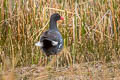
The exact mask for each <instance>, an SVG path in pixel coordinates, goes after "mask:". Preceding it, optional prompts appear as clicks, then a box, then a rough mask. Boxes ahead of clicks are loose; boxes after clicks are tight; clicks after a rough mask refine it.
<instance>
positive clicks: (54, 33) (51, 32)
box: [35, 13, 64, 57]
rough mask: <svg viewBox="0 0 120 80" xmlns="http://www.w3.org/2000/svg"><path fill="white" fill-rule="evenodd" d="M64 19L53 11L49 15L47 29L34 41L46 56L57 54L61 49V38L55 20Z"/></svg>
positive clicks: (62, 42)
mask: <svg viewBox="0 0 120 80" xmlns="http://www.w3.org/2000/svg"><path fill="white" fill-rule="evenodd" d="M58 20H64V17H62V16H60V15H59V14H58V13H54V14H52V15H51V17H50V22H49V29H48V30H47V31H45V32H43V33H42V34H41V36H40V40H39V41H38V42H36V43H35V46H39V47H40V48H41V49H42V51H43V52H44V53H45V54H46V56H47V57H49V56H50V55H57V54H58V53H59V52H60V51H61V50H62V49H63V44H64V41H63V38H62V35H61V33H60V32H59V30H58V28H57V21H58Z"/></svg>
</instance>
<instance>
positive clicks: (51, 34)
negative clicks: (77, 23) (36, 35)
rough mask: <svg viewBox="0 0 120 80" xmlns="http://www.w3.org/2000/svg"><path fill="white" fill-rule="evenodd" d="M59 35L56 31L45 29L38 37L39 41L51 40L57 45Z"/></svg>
mask: <svg viewBox="0 0 120 80" xmlns="http://www.w3.org/2000/svg"><path fill="white" fill-rule="evenodd" d="M60 38H61V35H60V33H59V32H57V31H46V32H44V33H43V34H42V35H41V37H40V42H42V41H43V40H49V41H52V44H53V45H57V44H58V43H59V42H60Z"/></svg>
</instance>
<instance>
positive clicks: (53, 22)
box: [49, 19, 58, 30]
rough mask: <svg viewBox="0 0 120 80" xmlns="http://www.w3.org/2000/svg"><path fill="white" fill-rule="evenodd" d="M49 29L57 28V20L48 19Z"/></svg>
mask: <svg viewBox="0 0 120 80" xmlns="http://www.w3.org/2000/svg"><path fill="white" fill-rule="evenodd" d="M49 29H51V30H58V29H57V22H56V21H55V20H54V19H51V20H50V27H49Z"/></svg>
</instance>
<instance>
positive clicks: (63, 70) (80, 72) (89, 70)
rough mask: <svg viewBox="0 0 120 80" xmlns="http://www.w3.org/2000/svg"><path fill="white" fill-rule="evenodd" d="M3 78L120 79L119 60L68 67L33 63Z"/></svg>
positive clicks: (8, 73) (55, 79)
mask: <svg viewBox="0 0 120 80" xmlns="http://www.w3.org/2000/svg"><path fill="white" fill-rule="evenodd" d="M1 78H2V79H3V80H7V79H9V80H120V63H119V62H110V63H109V62H108V63H104V62H89V63H80V64H74V65H72V66H67V67H59V68H56V67H50V66H46V67H43V66H42V67H41V66H38V65H32V66H29V67H21V68H16V69H15V70H14V71H11V70H9V71H7V72H5V73H3V74H1Z"/></svg>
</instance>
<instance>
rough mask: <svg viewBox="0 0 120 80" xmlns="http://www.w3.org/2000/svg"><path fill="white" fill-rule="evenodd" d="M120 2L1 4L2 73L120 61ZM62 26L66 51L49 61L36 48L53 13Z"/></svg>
mask: <svg viewBox="0 0 120 80" xmlns="http://www.w3.org/2000/svg"><path fill="white" fill-rule="evenodd" d="M119 3H120V1H119V0H69V1H66V0H52V1H50V0H27V1H26V0H1V1H0V68H1V69H0V70H6V69H9V68H13V69H14V68H15V67H18V66H29V65H31V64H39V65H41V66H45V65H48V64H49V65H53V66H58V67H60V66H67V65H72V64H76V63H81V62H90V61H103V62H110V61H117V60H119V59H120V6H119ZM55 12H57V13H60V15H62V16H64V18H65V20H64V21H63V22H59V23H58V25H59V30H60V32H61V33H62V36H63V38H64V49H63V50H62V52H60V54H59V55H58V56H51V57H50V58H47V57H46V56H45V55H44V53H43V52H41V50H40V48H39V47H36V46H35V45H34V44H35V42H37V41H38V40H39V37H40V34H41V33H42V32H43V31H45V30H46V29H47V28H48V27H49V24H48V23H49V18H50V15H51V14H52V13H55Z"/></svg>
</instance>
